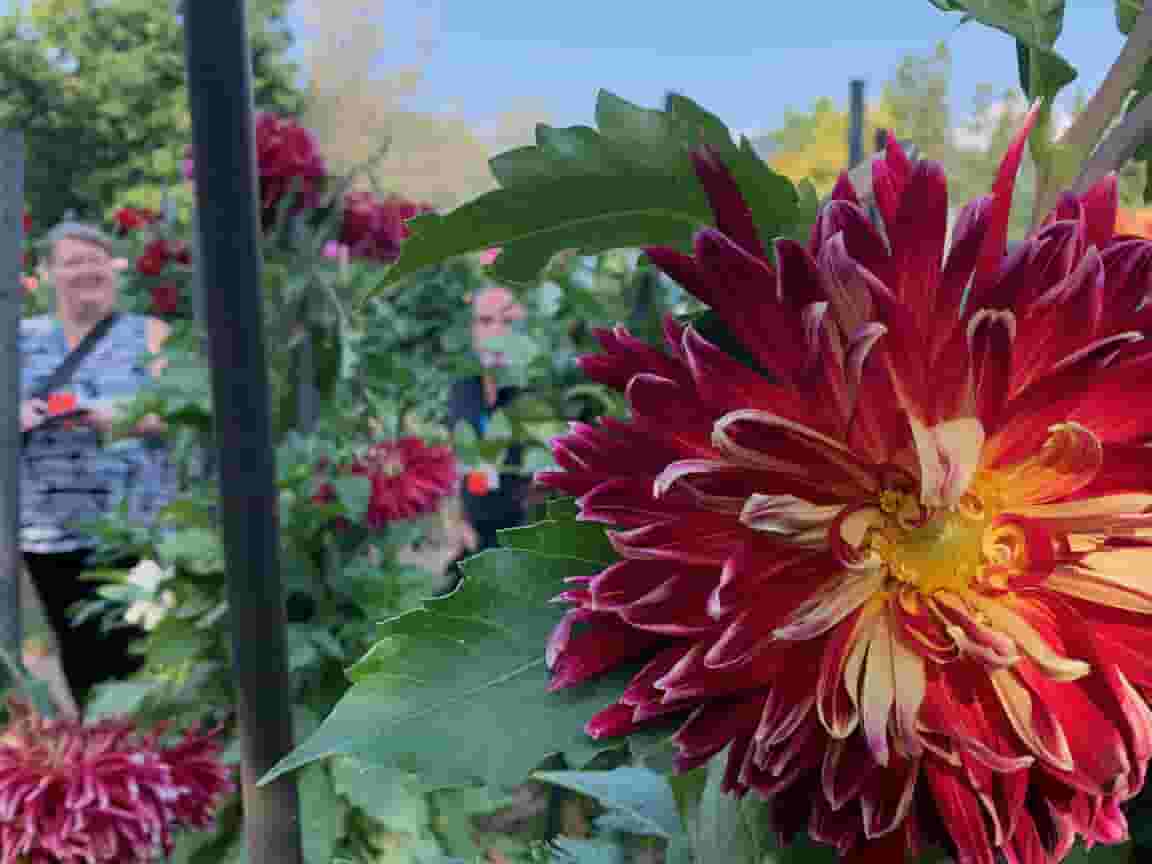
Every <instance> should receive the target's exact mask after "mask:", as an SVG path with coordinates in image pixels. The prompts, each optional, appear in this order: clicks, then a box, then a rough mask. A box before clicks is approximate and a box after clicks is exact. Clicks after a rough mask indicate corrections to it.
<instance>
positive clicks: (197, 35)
mask: <svg viewBox="0 0 1152 864" xmlns="http://www.w3.org/2000/svg"><path fill="white" fill-rule="evenodd" d="M246 23H247V22H246V20H245V9H244V0H189V2H187V3H185V4H184V33H185V39H186V48H187V63H188V99H189V105H190V107H191V112H192V154H193V158H194V159H195V161H196V207H197V211H198V220H197V230H198V232H199V241H200V242H199V258H198V261H197V264H198V266H199V267H200V270H201V274H200V275H201V279H202V282H201V287H202V289H203V292H204V293H203V303H204V313H205V323H206V325H207V330H208V348H209V356H210V359H211V364H212V398H213V417H214V422H215V431H216V440H215V449H216V454H217V466H218V469H219V471H218V476H219V483H220V521H221V533H222V539H223V542H224V550H225V556H226V561H227V567H228V587H229V591H228V601H229V622H230V626H231V628H232V663H233V670H234V673H235V676H236V684H237V691H238V694H237V695H238V711H239V720H240V735H241V744H242V747H243V796H244V835H245V838H246V841H247V847H248V858H249V861H251V862H252V864H301V862H302V861H303V853H302V847H301V835H300V803H299V796H298V793H297V790H296V785H295V777H294V775H291V774H289V775H285V776H284V777H281V778H279V779H278V780H276V781H274V782H273V783H269V784H267V785H266V786H259V787H258V786H257V785H256V782H257V781H258V780H259V779H260V777H261V776H263V775H264V774H265V773H267V772H268V770H269V769H271V768H272V766H273V765H275V764H276V763H277V762H278V761H279V760H280V759H281V758H283V757H284V756H285V755H287V754H288V752H289V751H290V750H291V749H292V720H291V718H292V712H291V700H290V695H289V694H290V681H289V676H288V657H287V648H286V638H285V629H286V622H285V615H284V597H283V588H282V586H281V584H280V572H279V554H278V545H279V543H278V537H277V529H278V526H277V517H276V506H277V496H276V486H275V462H274V454H273V449H272V431H271V410H270V405H269V394H268V368H267V359H266V355H265V349H264V334H263V315H262V307H261V288H260V285H261V279H260V275H261V262H260V244H259V232H260V228H259V221H258V216H257V176H256V155H255V146H254V141H253V103H252V69H251V59H250V56H249V49H248V41H247V32H248V30H247V26H246Z"/></svg>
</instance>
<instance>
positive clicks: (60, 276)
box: [49, 237, 119, 320]
mask: <svg viewBox="0 0 1152 864" xmlns="http://www.w3.org/2000/svg"><path fill="white" fill-rule="evenodd" d="M49 269H50V270H51V273H52V281H53V282H54V283H55V285H56V294H57V297H58V300H59V304H60V307H61V311H62V312H63V313H64V314H67V315H70V316H71V317H73V318H75V319H77V320H98V319H100V318H102V317H103V316H104V315H106V314H107V313H108V311H109V310H110V309H111V308H112V307H113V306H114V305H115V304H116V300H117V297H118V295H119V284H118V281H117V274H118V267H117V262H116V261H115V260H114V259H113V258H112V255H110V254H109V252H108V250H107V249H105V248H104V247H102V246H100V245H99V244H96V243H90V242H88V241H87V240H80V239H78V238H76V237H64V238H62V239H60V240H59V241H58V242H57V243H56V246H55V247H54V248H53V250H52V258H51V261H50V263H49Z"/></svg>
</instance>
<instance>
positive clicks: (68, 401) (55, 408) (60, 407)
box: [48, 393, 76, 416]
mask: <svg viewBox="0 0 1152 864" xmlns="http://www.w3.org/2000/svg"><path fill="white" fill-rule="evenodd" d="M75 410H76V394H75V393H53V394H52V395H50V396H49V397H48V413H49V414H51V415H53V416H55V415H57V414H67V413H68V412H69V411H75Z"/></svg>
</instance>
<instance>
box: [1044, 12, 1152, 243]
mask: <svg viewBox="0 0 1152 864" xmlns="http://www.w3.org/2000/svg"><path fill="white" fill-rule="evenodd" d="M1150 56H1152V0H1145V3H1144V10H1143V11H1142V12H1141V13H1140V14H1139V15H1138V16H1137V17H1136V22H1135V24H1134V25H1133V26H1132V32H1131V33H1129V34H1128V40H1127V41H1126V42H1125V43H1124V47H1123V48H1122V49H1121V51H1120V55H1119V56H1118V57H1117V58H1116V60H1115V62H1113V63H1112V66H1111V68H1110V69H1109V70H1108V74H1107V75H1106V76H1105V77H1104V80H1103V82H1101V84H1100V87H1099V88H1098V89H1097V90H1096V92H1095V93H1093V94H1092V96H1091V98H1089V100H1088V103H1087V104H1086V105H1085V106H1084V110H1083V111H1081V112H1080V113H1079V114H1078V115H1076V118H1075V119H1074V120H1073V121H1072V125H1071V126H1069V127H1068V129H1067V130H1066V131H1065V132H1064V134H1063V135H1062V136H1061V137H1060V140H1059V141H1058V142H1057V143H1056V145H1055V147H1054V148H1053V149H1054V150H1055V151H1056V154H1055V158H1054V159H1052V160H1051V161H1050V162H1049V164H1048V165H1046V166H1042V165H1040V164H1037V166H1036V167H1037V172H1036V173H1037V178H1036V202H1035V205H1034V207H1033V210H1032V226H1033V228H1035V227H1036V226H1037V225H1039V224H1040V222H1041V221H1042V220H1043V218H1044V217H1045V216H1046V215H1047V214H1048V213H1049V212H1050V211H1051V210H1052V208H1053V207H1054V206H1055V205H1056V200H1057V198H1058V196H1059V194H1060V189H1061V188H1062V187H1063V186H1064V185H1066V184H1068V183H1070V182H1071V181H1072V179H1073V177H1075V175H1076V172H1077V171H1078V170H1079V169H1080V166H1082V165H1083V164H1084V163H1085V162H1087V161H1088V160H1089V157H1090V156H1091V155H1092V152H1093V150H1094V149H1096V145H1097V144H1098V143H1099V142H1100V138H1101V137H1102V136H1103V135H1104V132H1105V131H1106V130H1107V129H1108V127H1109V126H1110V125H1111V123H1112V121H1113V120H1114V118H1115V117H1116V115H1118V114H1119V113H1120V112H1121V111H1122V110H1123V108H1124V103H1125V101H1126V100H1127V98H1128V94H1129V93H1130V92H1131V90H1132V88H1133V87H1134V86H1135V85H1136V82H1137V80H1138V79H1139V78H1140V73H1141V71H1142V70H1143V68H1144V64H1145V63H1146V62H1147V61H1148V59H1149V57H1150ZM1035 65H1036V64H1033V68H1035ZM1042 134H1043V135H1047V131H1046V129H1044V128H1042V127H1041V126H1040V125H1039V124H1037V127H1036V129H1035V130H1034V131H1033V133H1032V135H1033V137H1036V136H1039V135H1042ZM1118 167H1119V164H1118V163H1113V164H1112V165H1111V167H1110V168H1109V169H1108V170H1112V169H1114V168H1118ZM1069 168H1070V169H1071V172H1072V173H1071V176H1062V175H1063V174H1064V173H1065V172H1066V171H1068V170H1069ZM1108 170H1105V171H1104V172H1103V173H1102V174H1101V175H1100V176H1103V175H1104V174H1107V173H1108Z"/></svg>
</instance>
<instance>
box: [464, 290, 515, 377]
mask: <svg viewBox="0 0 1152 864" xmlns="http://www.w3.org/2000/svg"><path fill="white" fill-rule="evenodd" d="M524 315H525V310H524V307H523V306H522V305H521V304H520V303H519V301H517V299H516V297H515V296H514V295H513V294H512V292H511V291H509V290H508V289H507V288H501V287H500V286H493V287H491V288H485V289H484V290H483V291H481V292H480V293H479V294H477V295H476V298H475V299H474V300H473V301H472V347H473V348H475V349H476V353H477V354H478V355H479V356H480V362H481V363H482V364H484V366H485V367H486V368H489V369H490V368H492V367H494V366H500V365H502V362H503V358H502V357H501V355H500V352H499V351H492V350H490V349H488V348H485V347H484V345H485V343H486V342H487V341H488V340H489V339H493V338H495V337H498V336H503V335H504V334H505V333H507V332H508V329H509V327H510V326H511V325H512V324H514V323H515V322H517V321H523V320H524Z"/></svg>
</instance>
